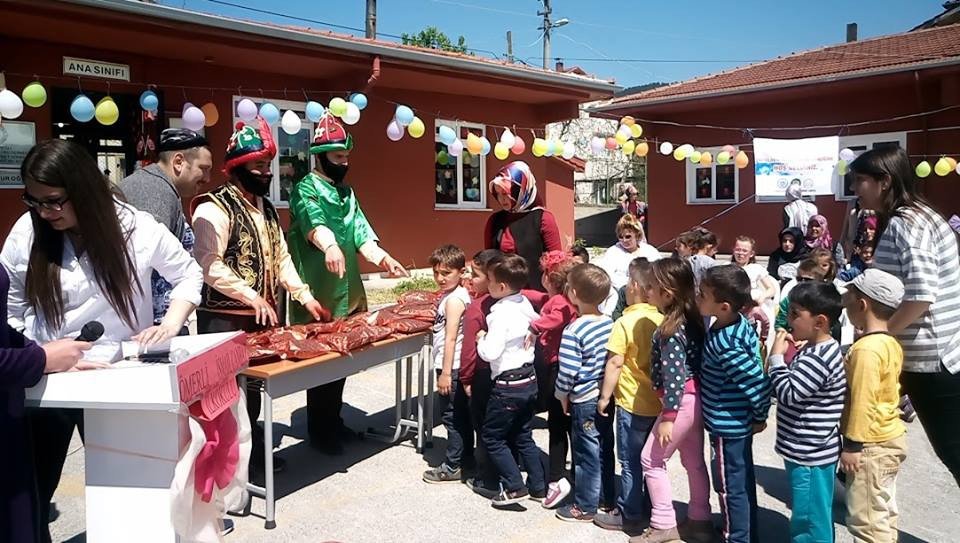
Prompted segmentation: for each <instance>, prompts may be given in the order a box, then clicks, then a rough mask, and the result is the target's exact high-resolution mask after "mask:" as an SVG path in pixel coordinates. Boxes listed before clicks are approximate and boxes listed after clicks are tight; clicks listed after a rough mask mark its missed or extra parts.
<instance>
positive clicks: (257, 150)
mask: <svg viewBox="0 0 960 543" xmlns="http://www.w3.org/2000/svg"><path fill="white" fill-rule="evenodd" d="M276 155H277V144H276V142H274V141H273V132H272V131H271V130H270V125H268V124H267V121H265V120H263V117H260V116H259V115H258V116H257V125H254V124H252V123H245V122H243V121H239V122H237V126H236V131H234V133H233V135H232V136H230V141H228V142H227V156H226V157H225V159H224V162H223V173H225V174H227V175H229V174H230V170H232V169H233V168H235V167H237V166H239V165H241V164H246V163H247V162H252V161H254V160H264V159H265V160H273V157H274V156H276Z"/></svg>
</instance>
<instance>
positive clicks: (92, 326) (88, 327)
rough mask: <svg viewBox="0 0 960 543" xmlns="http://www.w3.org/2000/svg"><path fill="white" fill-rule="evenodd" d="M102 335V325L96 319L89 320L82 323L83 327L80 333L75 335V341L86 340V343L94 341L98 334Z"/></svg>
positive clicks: (98, 337)
mask: <svg viewBox="0 0 960 543" xmlns="http://www.w3.org/2000/svg"><path fill="white" fill-rule="evenodd" d="M102 335H103V325H102V324H100V323H99V322H97V321H90V322H88V323H87V324H84V325H83V329H82V330H80V335H79V336H77V339H76V340H75V341H86V342H87V343H93V342H94V341H96V340H98V339H100V336H102Z"/></svg>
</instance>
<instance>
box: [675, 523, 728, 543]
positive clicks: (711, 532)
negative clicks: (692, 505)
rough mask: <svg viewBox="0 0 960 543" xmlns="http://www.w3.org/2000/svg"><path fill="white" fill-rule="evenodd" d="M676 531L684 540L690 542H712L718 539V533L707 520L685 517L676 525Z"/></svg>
mask: <svg viewBox="0 0 960 543" xmlns="http://www.w3.org/2000/svg"><path fill="white" fill-rule="evenodd" d="M677 531H678V532H679V533H680V535H682V536H683V540H684V541H689V542H690V543H713V542H714V541H719V535H720V534H719V533H718V532H717V529H716V528H715V527H714V526H713V522H712V521H709V520H692V519H689V518H688V519H686V520H684V521H683V522H681V523H680V525H679V526H677Z"/></svg>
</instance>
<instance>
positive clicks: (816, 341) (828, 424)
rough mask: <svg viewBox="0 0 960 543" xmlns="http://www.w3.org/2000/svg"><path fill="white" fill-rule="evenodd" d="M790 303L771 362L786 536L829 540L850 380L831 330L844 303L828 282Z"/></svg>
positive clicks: (802, 287)
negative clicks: (794, 348)
mask: <svg viewBox="0 0 960 543" xmlns="http://www.w3.org/2000/svg"><path fill="white" fill-rule="evenodd" d="M789 300H790V306H789V307H790V309H789V315H788V317H787V318H788V320H789V323H790V329H791V330H792V333H788V332H787V331H786V330H780V331H779V332H777V339H776V341H775V342H774V344H773V349H772V350H771V354H770V358H769V359H768V363H769V375H770V382H771V383H772V385H773V391H774V394H776V396H777V445H776V450H777V452H778V453H779V454H780V456H782V457H783V460H784V464H785V467H786V470H787V477H788V478H789V479H790V494H791V497H792V500H791V501H792V504H793V505H792V506H791V511H792V514H791V517H790V538H791V540H792V541H833V515H832V506H833V479H834V474H835V473H836V471H837V460H838V459H839V457H840V416H841V415H842V414H843V402H844V394H845V393H846V391H847V378H846V373H845V371H844V368H843V355H842V354H841V352H840V344H839V343H837V341H836V340H835V339H833V337H832V336H831V335H830V327H831V326H832V325H833V323H835V322H837V321H839V320H840V312H841V311H842V310H843V306H842V304H841V302H840V293H839V292H837V289H836V287H834V286H833V285H832V284H829V283H815V282H808V283H800V284H798V285H797V286H796V287H794V289H793V290H791V291H790V296H789ZM798 342H803V343H804V345H803V347H801V348H800V350H799V351H798V352H797V355H796V357H795V358H794V359H793V361H792V362H791V363H790V365H789V366H788V365H787V364H786V362H785V358H784V355H785V354H786V352H787V349H788V347H789V345H790V344H791V343H798Z"/></svg>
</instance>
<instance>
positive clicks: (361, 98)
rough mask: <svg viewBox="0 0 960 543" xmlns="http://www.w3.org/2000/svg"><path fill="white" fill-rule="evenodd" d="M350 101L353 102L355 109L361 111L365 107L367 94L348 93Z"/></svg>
mask: <svg viewBox="0 0 960 543" xmlns="http://www.w3.org/2000/svg"><path fill="white" fill-rule="evenodd" d="M350 101H351V102H353V105H355V106H357V109H359V110H360V111H363V109H364V108H366V107H367V96H366V95H365V94H363V93H362V92H355V93H353V94H351V95H350Z"/></svg>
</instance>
